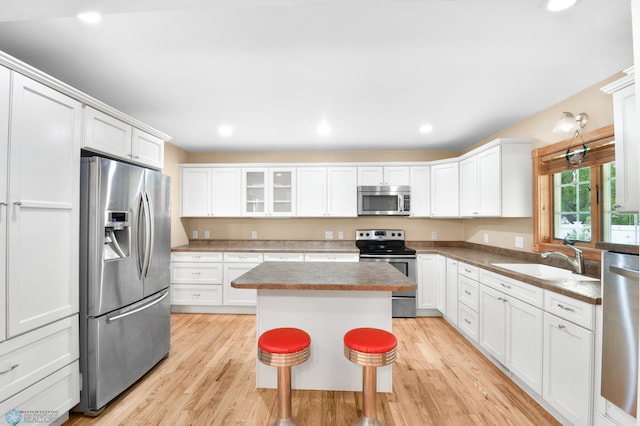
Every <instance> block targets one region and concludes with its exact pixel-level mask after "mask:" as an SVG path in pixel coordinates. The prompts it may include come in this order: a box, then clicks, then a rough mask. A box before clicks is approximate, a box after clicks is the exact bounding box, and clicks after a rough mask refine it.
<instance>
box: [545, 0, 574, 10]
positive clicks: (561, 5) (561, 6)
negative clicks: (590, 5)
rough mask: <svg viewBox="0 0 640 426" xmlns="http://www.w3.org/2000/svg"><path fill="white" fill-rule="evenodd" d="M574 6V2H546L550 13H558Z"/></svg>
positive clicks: (569, 0)
mask: <svg viewBox="0 0 640 426" xmlns="http://www.w3.org/2000/svg"><path fill="white" fill-rule="evenodd" d="M574 4H576V0H548V1H547V10H548V11H550V12H560V11H561V10H566V9H569V8H570V7H571V6H573V5H574Z"/></svg>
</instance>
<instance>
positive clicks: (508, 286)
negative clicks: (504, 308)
mask: <svg viewBox="0 0 640 426" xmlns="http://www.w3.org/2000/svg"><path fill="white" fill-rule="evenodd" d="M500 285H501V286H502V287H504V288H511V286H510V285H508V284H505V283H500Z"/></svg>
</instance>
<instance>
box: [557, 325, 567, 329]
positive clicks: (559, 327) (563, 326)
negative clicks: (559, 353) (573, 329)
mask: <svg viewBox="0 0 640 426" xmlns="http://www.w3.org/2000/svg"><path fill="white" fill-rule="evenodd" d="M566 328H567V326H566V325H563V324H558V330H565V329H566Z"/></svg>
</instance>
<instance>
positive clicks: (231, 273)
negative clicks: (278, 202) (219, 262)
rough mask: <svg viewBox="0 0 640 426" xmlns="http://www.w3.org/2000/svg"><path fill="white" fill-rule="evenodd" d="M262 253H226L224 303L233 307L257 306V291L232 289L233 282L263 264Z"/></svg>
mask: <svg viewBox="0 0 640 426" xmlns="http://www.w3.org/2000/svg"><path fill="white" fill-rule="evenodd" d="M262 259H263V257H262V253H225V254H224V265H223V276H224V281H223V290H222V302H223V304H224V305H231V306H255V305H256V298H257V290H254V289H243V288H233V287H231V281H233V280H235V279H236V278H238V277H239V276H240V275H242V274H244V273H245V272H248V271H249V270H251V269H253V268H255V267H256V266H258V265H259V264H260V263H262Z"/></svg>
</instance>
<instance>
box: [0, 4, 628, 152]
mask: <svg viewBox="0 0 640 426" xmlns="http://www.w3.org/2000/svg"><path fill="white" fill-rule="evenodd" d="M88 9H95V10H100V11H101V12H103V13H104V14H105V16H104V17H103V21H102V22H101V23H100V24H98V25H95V26H91V25H88V24H84V23H82V22H80V21H78V20H77V19H76V18H75V14H76V13H78V12H81V11H85V10H88ZM631 38H632V36H631V12H630V0H580V1H579V2H578V4H577V5H576V6H575V7H574V8H572V9H570V10H569V11H565V12H562V13H556V14H552V13H549V12H547V11H546V10H545V9H544V8H543V7H542V0H413V1H411V0H137V1H130V0H108V1H107V0H3V1H2V2H0V50H3V51H5V52H7V53H9V54H11V55H13V56H15V57H17V58H18V59H21V60H22V61H24V62H26V63H28V64H30V65H32V66H34V67H36V68H38V69H40V70H42V71H44V72H46V73H49V74H51V75H53V76H54V77H56V78H58V79H60V80H62V81H64V82H66V83H68V84H70V85H72V86H74V87H76V88H78V89H80V90H82V91H84V92H86V93H88V94H90V95H92V96H94V97H96V98H98V99H99V100H101V101H103V102H105V103H107V104H109V105H111V106H113V107H115V108H117V109H119V110H121V111H123V112H125V113H127V114H129V115H131V116H133V117H135V118H137V119H138V120H140V121H143V122H145V123H147V124H148V125H150V126H152V127H155V128H157V129H158V130H161V131H163V132H165V133H167V134H169V135H171V136H172V137H173V139H172V143H174V144H176V145H178V146H180V147H183V148H185V149H187V150H190V151H216V150H224V151H245V150H252V151H263V150H325V149H332V150H354V149H356V150H369V149H383V150H386V149H390V150H404V149H409V150H414V149H430V150H431V149H435V150H439V149H446V150H449V149H451V150H458V149H463V148H466V147H468V146H470V145H471V144H473V143H475V142H477V141H479V140H481V139H483V138H485V137H488V136H490V135H491V134H493V133H495V132H496V131H498V130H501V129H503V128H505V127H507V126H509V125H511V124H513V123H515V122H517V121H519V120H521V119H523V118H526V117H528V116H530V115H532V114H534V113H536V112H538V111H540V110H542V109H545V108H547V107H549V106H551V105H553V104H555V103H557V102H559V101H560V100H562V99H564V98H566V97H568V96H571V95H573V94H575V93H576V92H578V91H580V90H582V89H584V88H586V87H588V86H590V85H593V84H595V83H597V82H599V81H601V80H603V79H605V78H607V77H609V76H611V75H613V74H614V73H616V72H618V71H621V70H622V69H624V68H626V67H628V66H630V65H632V63H633V56H632V39H631ZM574 112H579V111H574ZM323 120H325V121H326V122H327V123H328V124H329V125H330V126H331V128H332V133H331V135H330V136H329V137H321V136H319V135H318V134H317V132H316V129H317V126H318V124H319V123H320V122H321V121H323ZM423 123H430V124H432V125H433V128H434V130H433V132H432V133H430V134H428V135H422V134H420V133H419V132H418V128H419V126H420V125H421V124H423ZM224 124H228V125H232V126H233V127H234V129H235V132H234V134H233V135H232V137H230V138H228V139H224V138H222V137H220V136H219V135H218V134H217V128H218V126H220V125H224ZM552 125H553V123H550V126H552Z"/></svg>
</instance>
